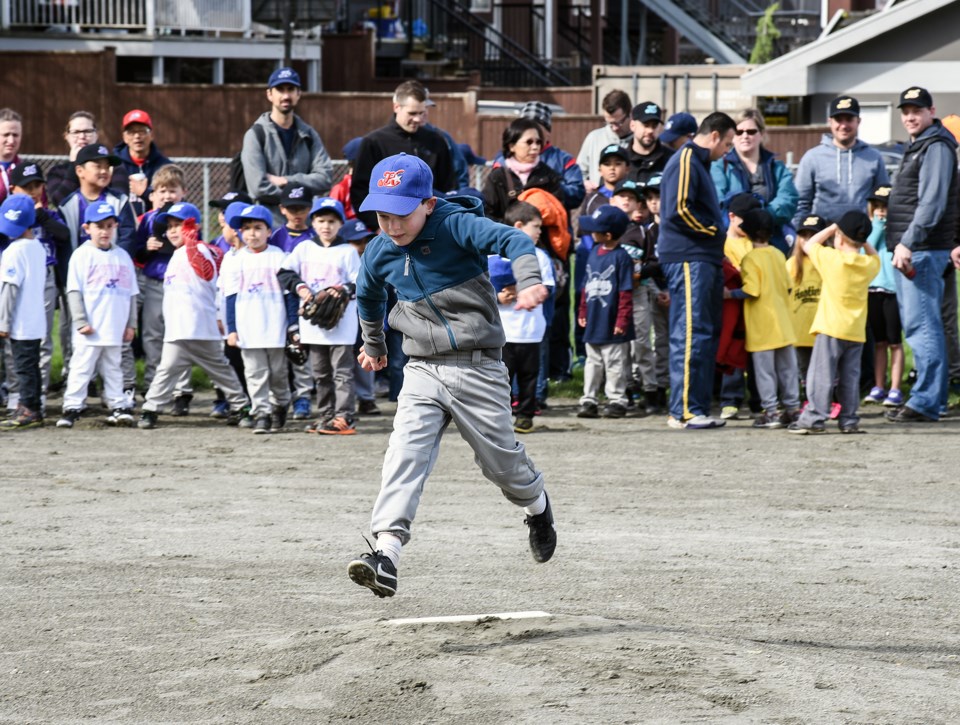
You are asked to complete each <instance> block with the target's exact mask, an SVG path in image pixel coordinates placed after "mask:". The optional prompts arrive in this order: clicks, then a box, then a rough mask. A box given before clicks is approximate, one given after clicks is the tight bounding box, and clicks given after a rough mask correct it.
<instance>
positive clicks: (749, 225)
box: [740, 207, 773, 240]
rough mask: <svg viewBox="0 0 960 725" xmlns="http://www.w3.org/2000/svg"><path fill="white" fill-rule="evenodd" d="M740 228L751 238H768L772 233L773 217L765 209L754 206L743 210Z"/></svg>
mask: <svg viewBox="0 0 960 725" xmlns="http://www.w3.org/2000/svg"><path fill="white" fill-rule="evenodd" d="M740 230H741V231H742V232H743V233H744V234H746V235H747V236H748V237H750V238H751V239H755V238H761V239H764V240H768V239H770V236H771V235H772V234H773V217H772V216H770V212H768V211H767V210H766V209H760V208H759V207H758V208H755V209H751V210H750V211H747V212H744V214H743V220H742V221H741V222H740Z"/></svg>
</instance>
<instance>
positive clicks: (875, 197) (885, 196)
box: [867, 184, 893, 204]
mask: <svg viewBox="0 0 960 725" xmlns="http://www.w3.org/2000/svg"><path fill="white" fill-rule="evenodd" d="M892 191H893V187H892V186H890V185H889V184H882V185H880V186H878V187H877V188H876V189H874V190H873V193H872V194H870V196H868V197H867V201H879V202H881V203H882V204H888V203H890V193H891V192H892Z"/></svg>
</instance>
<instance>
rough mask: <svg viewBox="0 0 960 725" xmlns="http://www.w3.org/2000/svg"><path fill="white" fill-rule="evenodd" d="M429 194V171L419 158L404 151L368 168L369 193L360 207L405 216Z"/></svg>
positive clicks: (430, 176) (428, 197) (361, 209)
mask: <svg viewBox="0 0 960 725" xmlns="http://www.w3.org/2000/svg"><path fill="white" fill-rule="evenodd" d="M432 196H433V172H432V171H431V170H430V167H429V166H427V165H426V164H425V163H424V162H423V161H422V160H421V159H419V158H417V157H416V156H410V155H408V154H397V155H395V156H388V157H387V158H385V159H384V160H383V161H381V162H380V163H379V164H377V165H376V166H374V167H373V171H372V172H370V194H369V195H368V196H367V198H366V199H364V200H363V203H362V204H361V205H360V211H382V212H384V213H385V214H396V215H397V216H407V215H408V214H410V213H411V212H413V210H414V209H416V208H417V207H418V206H419V205H420V202H422V201H423V200H424V199H430V198H431V197H432Z"/></svg>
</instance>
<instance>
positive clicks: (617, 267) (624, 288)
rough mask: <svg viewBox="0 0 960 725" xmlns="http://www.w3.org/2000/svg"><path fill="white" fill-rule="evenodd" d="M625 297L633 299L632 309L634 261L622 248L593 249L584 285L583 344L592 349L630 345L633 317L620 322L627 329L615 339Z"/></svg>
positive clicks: (630, 316)
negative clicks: (584, 322)
mask: <svg viewBox="0 0 960 725" xmlns="http://www.w3.org/2000/svg"><path fill="white" fill-rule="evenodd" d="M623 293H626V296H628V297H630V306H631V309H632V306H633V303H632V297H633V260H632V259H631V258H630V255H629V254H628V253H627V251H626V250H625V249H624V248H623V247H621V246H617V247H616V248H615V249H610V250H607V249H604V248H603V247H602V246H599V245H598V246H596V247H594V248H593V251H592V252H590V258H589V259H588V260H587V270H586V275H585V277H584V284H583V295H584V297H585V298H586V308H587V326H586V328H585V329H584V331H583V341H584V342H586V343H589V344H591V345H609V344H616V343H621V342H628V341H630V340H632V339H633V338H634V333H633V314H630V315H626V316H625V318H624V319H621V320H620V322H621V324H622V326H623V328H624V333H623V334H622V335H615V334H614V332H613V329H614V327H616V326H617V321H618V320H617V317H618V314H619V312H620V310H621V297H622V295H623Z"/></svg>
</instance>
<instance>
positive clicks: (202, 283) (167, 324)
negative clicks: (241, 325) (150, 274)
mask: <svg viewBox="0 0 960 725" xmlns="http://www.w3.org/2000/svg"><path fill="white" fill-rule="evenodd" d="M197 251H198V252H199V253H200V254H202V255H203V256H204V257H205V258H206V259H207V260H209V262H210V264H212V265H214V269H216V264H215V263H214V261H213V253H212V252H211V251H210V250H209V249H207V245H206V244H198V245H197ZM163 324H164V333H163V341H164V342H174V341H176V340H220V339H222V337H221V335H220V329H219V328H218V327H217V273H216V272H214V273H213V279H211V280H205V279H201V278H200V277H199V275H197V273H196V272H194V271H193V267H191V266H190V261H189V260H188V259H187V248H186V247H180V248H179V249H177V251H175V252H174V253H173V256H172V257H171V258H170V264H168V265H167V271H166V274H164V276H163Z"/></svg>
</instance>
